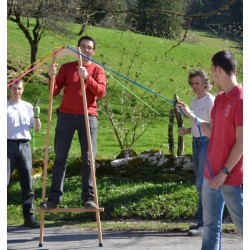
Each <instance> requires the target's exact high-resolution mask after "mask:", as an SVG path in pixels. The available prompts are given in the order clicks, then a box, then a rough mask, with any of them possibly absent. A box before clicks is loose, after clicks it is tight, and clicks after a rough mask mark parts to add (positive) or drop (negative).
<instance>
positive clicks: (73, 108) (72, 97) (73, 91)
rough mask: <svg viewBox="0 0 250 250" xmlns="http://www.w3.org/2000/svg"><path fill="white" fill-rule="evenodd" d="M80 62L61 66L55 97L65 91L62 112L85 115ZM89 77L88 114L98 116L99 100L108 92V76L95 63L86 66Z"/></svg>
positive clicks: (86, 87) (86, 84) (87, 88)
mask: <svg viewBox="0 0 250 250" xmlns="http://www.w3.org/2000/svg"><path fill="white" fill-rule="evenodd" d="M77 67H78V62H77V61H75V62H68V63H65V64H63V65H62V66H61V68H60V70H59V72H58V74H57V76H56V78H55V83H54V84H55V85H54V93H53V96H57V95H58V94H59V93H60V91H61V90H62V89H63V97H62V101H61V104H60V107H59V110H60V112H64V113H67V114H78V115H84V108H83V98H82V90H81V81H80V77H79V75H78V68H77ZM86 69H87V71H88V73H89V77H88V79H87V80H85V81H84V85H85V90H86V98H87V106H88V114H89V115H94V116H97V98H102V97H103V96H104V95H105V92H106V75H105V72H104V69H103V68H102V67H100V66H98V65H96V64H94V63H91V64H90V65H88V66H86Z"/></svg>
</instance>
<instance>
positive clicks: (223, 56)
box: [212, 50, 237, 76]
mask: <svg viewBox="0 0 250 250" xmlns="http://www.w3.org/2000/svg"><path fill="white" fill-rule="evenodd" d="M212 63H213V66H220V67H221V68H222V69H223V70H224V71H225V72H226V74H227V75H229V76H231V75H232V74H236V73H237V60H236V59H235V57H234V56H233V55H232V54H231V52H229V51H226V50H222V51H219V52H217V53H216V54H214V55H213V57H212Z"/></svg>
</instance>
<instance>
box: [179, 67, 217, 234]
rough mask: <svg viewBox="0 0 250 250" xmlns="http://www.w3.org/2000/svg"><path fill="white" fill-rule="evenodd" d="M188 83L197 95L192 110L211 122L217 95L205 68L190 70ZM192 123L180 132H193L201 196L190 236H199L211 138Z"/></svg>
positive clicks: (194, 153) (184, 133) (194, 156)
mask: <svg viewBox="0 0 250 250" xmlns="http://www.w3.org/2000/svg"><path fill="white" fill-rule="evenodd" d="M188 83H189V85H190V86H191V87H192V89H193V92H194V94H195V95H196V98H194V99H193V100H192V102H191V104H190V108H191V110H192V111H193V112H194V114H195V115H196V116H198V117H199V118H201V119H202V120H204V121H206V122H210V115H211V110H212V108H213V105H214V98H215V97H214V96H213V95H211V94H210V93H209V92H208V91H209V90H210V89H211V84H210V82H209V79H208V76H207V74H206V72H205V71H204V70H195V71H193V72H190V73H189V76H188ZM191 123H192V126H191V127H190V128H185V127H183V128H179V129H178V133H179V135H181V136H183V135H186V134H191V135H192V136H193V140H192V151H193V164H194V175H195V183H196V187H197V192H198V197H199V202H198V224H197V225H192V226H190V228H189V232H188V234H189V235H190V236H196V235H197V236H198V235H202V230H203V208H202V185H203V178H204V171H205V166H206V155H205V154H204V152H206V150H207V146H208V141H209V138H208V137H207V136H203V137H202V138H201V137H200V133H199V130H198V128H197V126H196V122H195V121H192V120H191Z"/></svg>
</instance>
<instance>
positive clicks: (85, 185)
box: [40, 36, 106, 209]
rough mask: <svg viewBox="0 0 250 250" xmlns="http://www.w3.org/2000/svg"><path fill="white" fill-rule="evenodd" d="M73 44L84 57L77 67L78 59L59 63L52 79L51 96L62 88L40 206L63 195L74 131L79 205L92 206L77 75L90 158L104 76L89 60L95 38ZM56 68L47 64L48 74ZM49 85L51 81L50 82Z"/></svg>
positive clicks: (54, 203) (51, 203) (52, 204)
mask: <svg viewBox="0 0 250 250" xmlns="http://www.w3.org/2000/svg"><path fill="white" fill-rule="evenodd" d="M77 46H78V47H80V48H81V52H82V53H83V54H84V55H85V56H86V57H84V56H82V64H83V66H81V67H80V66H78V61H74V62H68V63H65V64H63V65H62V66H61V68H60V70H59V72H58V74H57V76H56V78H55V82H54V92H53V96H56V95H58V94H59V93H60V92H61V91H63V97H62V101H61V104H60V107H59V112H58V118H57V125H56V131H55V140H54V150H55V159H54V164H53V169H52V183H51V187H50V192H49V196H48V200H47V202H43V203H41V205H40V208H49V209H52V208H57V207H58V205H59V204H60V201H61V198H62V195H63V183H64V176H65V170H66V161H67V158H68V153H69V150H70V146H71V142H72V139H73V136H74V133H75V131H76V130H77V133H78V138H79V142H80V146H81V154H82V201H83V205H84V207H85V208H96V204H95V202H94V192H93V182H92V177H91V168H90V159H89V152H88V141H87V134H86V126H85V117H84V107H83V98H82V89H81V81H80V77H82V78H83V79H84V86H85V91H86V99H87V106H88V117H89V126H90V135H91V142H92V149H93V157H95V154H96V141H97V98H102V97H103V96H104V95H105V92H106V75H105V72H104V69H103V68H102V67H100V66H98V65H96V64H94V63H93V62H92V61H91V60H90V59H91V57H92V56H93V55H94V54H95V49H96V42H95V40H94V39H93V38H92V37H89V36H83V37H81V38H80V39H79V41H78V44H77ZM56 70H57V64H52V65H50V67H49V75H50V77H52V75H53V74H55V72H56ZM49 84H51V82H50V81H49Z"/></svg>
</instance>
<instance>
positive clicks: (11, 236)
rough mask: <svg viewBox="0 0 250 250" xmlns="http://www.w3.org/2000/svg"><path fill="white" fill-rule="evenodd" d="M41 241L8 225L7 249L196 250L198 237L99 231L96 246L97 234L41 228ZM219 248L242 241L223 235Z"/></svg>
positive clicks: (235, 248) (233, 249) (237, 248)
mask: <svg viewBox="0 0 250 250" xmlns="http://www.w3.org/2000/svg"><path fill="white" fill-rule="evenodd" d="M44 230H45V231H44V242H43V246H42V247H38V246H39V236H40V230H39V229H30V228H27V227H23V226H21V227H20V226H8V233H7V249H9V250H13V249H15V250H17V249H18V250H28V249H29V250H35V249H36V250H38V249H40V250H59V249H60V250H80V249H93V250H94V249H105V250H110V249H112V250H113V249H125V250H146V249H150V250H162V249H164V250H166V249H171V250H172V249H173V250H175V249H176V250H199V249H200V246H201V238H200V237H190V236H187V233H186V232H157V231H103V232H102V237H103V247H99V240H98V233H97V232H96V231H87V230H84V229H75V228H74V229H72V228H70V229H68V228H64V227H48V228H46V227H45V229H44ZM222 249H226V250H242V249H243V241H242V238H241V237H240V236H239V235H237V234H223V240H222Z"/></svg>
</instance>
